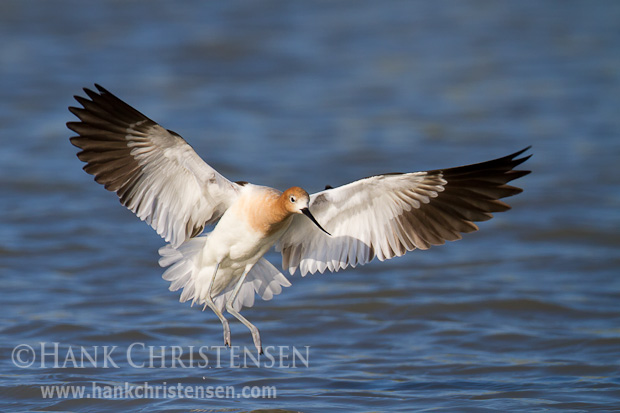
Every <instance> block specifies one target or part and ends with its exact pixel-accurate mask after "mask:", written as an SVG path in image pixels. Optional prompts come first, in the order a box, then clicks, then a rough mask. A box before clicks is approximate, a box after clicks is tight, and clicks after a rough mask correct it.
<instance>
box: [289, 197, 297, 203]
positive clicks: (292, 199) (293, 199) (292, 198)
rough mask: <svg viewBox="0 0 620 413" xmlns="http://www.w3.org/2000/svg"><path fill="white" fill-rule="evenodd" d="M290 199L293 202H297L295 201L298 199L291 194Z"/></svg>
mask: <svg viewBox="0 0 620 413" xmlns="http://www.w3.org/2000/svg"><path fill="white" fill-rule="evenodd" d="M290 201H291V203H292V204H294V203H295V201H297V199H295V197H294V196H291V198H290Z"/></svg>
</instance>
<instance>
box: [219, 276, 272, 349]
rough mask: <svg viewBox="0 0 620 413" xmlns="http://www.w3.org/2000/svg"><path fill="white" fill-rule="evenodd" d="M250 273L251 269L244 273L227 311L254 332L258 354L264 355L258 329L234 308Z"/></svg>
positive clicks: (230, 299)
mask: <svg viewBox="0 0 620 413" xmlns="http://www.w3.org/2000/svg"><path fill="white" fill-rule="evenodd" d="M248 272H250V270H249V269H247V270H245V272H244V273H243V275H242V276H241V278H240V279H239V281H238V282H237V285H236V286H235V289H234V291H233V293H232V295H231V296H230V298H229V299H228V301H227V302H226V311H228V312H229V313H230V314H232V315H233V316H234V317H235V318H236V319H237V320H239V321H241V322H242V323H243V324H244V325H245V326H246V327H247V328H249V329H250V331H251V332H252V338H253V339H254V345H255V346H256V349H257V350H258V354H263V347H262V346H261V342H260V333H259V332H258V328H256V326H255V325H254V324H252V323H250V322H249V321H248V320H247V319H246V318H245V317H244V316H242V315H241V314H239V311H237V310H235V308H234V307H233V303H234V302H235V299H236V298H237V295H238V294H239V290H241V286H242V285H243V283H244V282H245V278H246V277H247V275H248Z"/></svg>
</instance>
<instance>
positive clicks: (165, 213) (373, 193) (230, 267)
mask: <svg viewBox="0 0 620 413" xmlns="http://www.w3.org/2000/svg"><path fill="white" fill-rule="evenodd" d="M95 87H96V89H97V91H93V90H90V89H87V88H85V89H84V92H85V93H86V95H87V96H88V98H85V97H81V96H75V99H76V100H77V102H78V103H79V104H80V105H81V106H82V107H81V108H78V107H70V108H69V110H70V111H71V112H72V113H73V114H74V115H75V116H77V117H78V118H79V121H78V122H68V123H67V127H68V128H69V129H71V130H72V131H74V132H75V133H77V135H78V136H74V137H72V138H71V143H72V144H73V145H75V146H77V147H78V148H80V149H81V151H80V152H79V153H78V154H77V156H78V158H79V159H80V160H81V161H83V162H85V163H86V165H85V166H84V170H85V171H86V172H87V173H89V174H91V175H94V176H95V181H96V182H98V183H100V184H102V185H104V187H105V188H106V189H107V190H109V191H112V192H115V193H116V194H117V195H118V197H119V198H120V201H121V203H122V204H123V205H124V206H126V207H127V208H129V209H130V210H131V211H133V212H134V213H135V214H136V215H137V216H138V218H140V219H141V220H143V221H145V222H146V223H148V224H149V225H150V226H151V227H153V229H155V231H157V233H158V234H159V235H160V236H161V237H162V238H164V240H165V241H166V242H167V243H168V244H167V245H166V246H164V247H162V248H160V250H159V254H160V255H161V258H160V260H159V264H160V265H161V266H162V267H168V268H167V270H166V271H165V272H164V274H163V278H164V279H165V280H167V281H170V283H171V284H170V290H171V291H176V290H179V289H181V288H182V289H183V291H182V293H181V298H180V301H181V302H185V301H189V300H191V302H192V305H193V304H194V303H195V304H198V305H204V308H203V310H204V309H206V307H209V308H210V309H211V310H212V311H213V312H214V313H215V314H216V315H217V317H218V318H219V320H220V321H221V323H222V326H223V330H224V343H225V344H226V345H228V346H230V328H229V326H228V321H227V320H226V318H225V317H224V315H223V312H224V311H226V312H228V313H229V314H231V315H232V316H233V317H235V318H237V319H238V320H239V321H240V322H241V323H243V324H244V325H246V326H247V327H248V328H249V329H250V331H251V333H252V337H253V340H254V345H255V346H256V348H257V350H258V352H259V353H261V352H262V346H261V338H260V334H259V331H258V329H257V328H256V327H255V326H254V325H253V324H252V323H250V322H249V321H248V320H247V319H246V318H245V317H244V316H243V315H241V314H240V310H241V308H242V307H251V306H252V305H253V304H254V296H255V294H258V295H259V296H260V297H261V298H262V299H264V300H270V299H271V298H272V297H273V296H274V295H277V294H280V292H281V291H282V287H288V286H290V285H291V284H290V283H289V281H288V280H287V278H286V277H285V276H284V275H283V274H282V273H281V272H280V271H279V270H278V269H277V268H276V267H274V266H273V265H272V264H271V263H270V262H269V261H267V260H266V259H265V258H263V255H264V254H265V253H266V252H267V251H268V250H269V249H270V248H272V247H273V246H275V248H276V250H277V251H279V252H280V253H281V254H282V268H283V270H284V271H285V272H289V273H290V274H291V275H292V274H293V273H295V271H297V270H299V271H300V273H301V275H302V276H304V275H306V274H308V273H311V274H313V273H316V272H317V271H318V272H320V273H323V272H324V271H326V270H328V271H332V272H335V271H338V270H341V269H344V268H347V267H349V266H351V267H355V266H356V265H362V264H366V263H368V262H370V261H371V260H373V258H375V257H377V258H378V259H379V260H381V261H383V260H386V259H389V258H393V257H397V256H401V255H403V254H405V253H406V252H407V251H412V250H414V249H416V248H419V249H427V248H429V247H430V246H431V245H440V244H443V243H445V241H455V240H458V239H460V238H461V234H462V233H468V232H472V231H476V230H477V229H478V227H477V226H476V224H474V222H477V221H486V220H488V219H490V218H492V213H493V212H502V211H506V210H508V209H510V206H508V205H507V204H506V203H504V202H502V201H500V199H501V198H505V197H509V196H512V195H515V194H518V193H520V192H522V189H520V188H517V187H514V186H511V185H508V182H510V181H512V180H514V179H517V178H520V177H522V176H524V175H527V174H528V173H529V171H523V170H515V169H514V168H515V167H516V166H518V165H519V164H521V163H523V162H525V161H526V160H527V159H528V158H529V157H530V156H531V155H529V156H523V157H519V156H520V155H522V154H523V153H524V152H525V151H526V150H528V149H529V147H528V148H525V149H523V150H521V151H518V152H515V153H513V154H511V155H508V156H504V157H502V158H498V159H495V160H491V161H487V162H482V163H477V164H472V165H467V166H460V167H455V168H447V169H436V170H430V171H424V172H411V173H389V174H383V175H375V176H370V177H367V178H363V179H360V180H357V181H355V182H351V183H349V184H346V185H343V186H340V187H336V188H332V187H326V189H325V190H323V191H320V192H317V193H315V194H308V193H307V192H306V191H305V190H304V189H302V188H300V187H296V186H295V187H292V188H289V189H287V190H285V191H284V192H281V191H279V190H277V189H273V188H270V187H266V186H259V185H255V184H251V183H248V182H243V181H238V182H232V181H229V180H228V179H226V178H225V177H224V176H222V175H220V174H219V173H218V172H217V171H216V170H215V169H213V168H212V167H211V166H209V165H208V164H207V163H205V162H204V161H203V160H202V159H201V158H200V157H199V156H198V155H197V154H196V152H194V150H193V149H192V147H191V146H190V145H189V144H188V143H187V142H186V141H185V140H184V139H183V138H182V137H181V136H179V135H178V134H177V133H175V132H172V131H170V130H167V129H165V128H163V127H161V126H160V125H159V124H157V123H156V122H154V121H152V120H151V119H149V118H148V117H146V116H145V115H143V114H142V113H140V112H138V111H137V110H136V109H134V108H133V107H131V106H129V105H128V104H127V103H125V102H123V101H122V100H120V99H119V98H117V97H116V96H114V95H113V94H112V93H110V92H108V91H107V90H106V89H104V88H103V87H101V86H99V85H95ZM206 226H214V227H213V230H212V231H211V232H209V233H208V234H206V235H203V236H199V235H200V234H201V233H202V232H203V230H204V228H205V227H206Z"/></svg>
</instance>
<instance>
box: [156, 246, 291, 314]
mask: <svg viewBox="0 0 620 413" xmlns="http://www.w3.org/2000/svg"><path fill="white" fill-rule="evenodd" d="M206 242H207V236H203V237H196V238H192V239H190V240H188V241H187V242H184V243H183V244H182V245H180V246H179V247H177V248H173V247H172V246H171V245H170V244H168V245H166V246H164V247H161V248H160V249H159V255H161V258H160V259H159V265H160V266H162V267H170V268H168V269H167V270H166V271H165V272H164V274H163V275H162V278H163V279H164V280H166V281H170V287H169V288H168V289H169V290H170V291H177V290H178V289H180V288H183V292H182V293H181V298H180V301H181V302H185V301H188V300H192V305H193V304H194V303H198V304H202V303H204V297H198V296H197V294H196V292H197V291H200V290H201V289H202V288H201V287H202V284H203V283H205V282H209V281H210V280H211V276H212V274H213V271H214V269H215V268H205V267H203V266H202V265H201V261H202V260H201V257H202V252H203V250H204V246H205V243H206ZM290 285H291V283H290V282H289V281H288V280H287V279H286V277H284V275H282V273H281V272H280V271H278V269H277V268H276V267H274V266H273V265H272V264H271V263H270V262H269V261H267V260H266V259H264V258H261V259H260V260H258V262H257V263H256V264H255V265H254V267H252V269H251V270H250V273H249V274H248V276H247V277H246V279H245V282H244V283H243V285H242V286H241V289H240V290H239V294H238V295H237V299H236V300H235V302H234V303H233V307H234V309H235V310H237V311H240V310H241V308H242V307H252V305H254V294H255V293H257V294H258V295H259V296H260V297H261V298H262V299H263V300H271V299H272V298H273V296H274V295H278V294H280V293H281V292H282V287H290ZM234 287H235V286H234V285H230V286H229V287H228V288H226V289H225V290H224V291H222V292H220V293H219V294H218V295H217V296H215V297H213V302H214V303H215V305H216V306H217V307H218V308H219V309H220V311H224V306H225V305H226V301H228V298H229V297H230V295H231V294H232V292H233V290H234Z"/></svg>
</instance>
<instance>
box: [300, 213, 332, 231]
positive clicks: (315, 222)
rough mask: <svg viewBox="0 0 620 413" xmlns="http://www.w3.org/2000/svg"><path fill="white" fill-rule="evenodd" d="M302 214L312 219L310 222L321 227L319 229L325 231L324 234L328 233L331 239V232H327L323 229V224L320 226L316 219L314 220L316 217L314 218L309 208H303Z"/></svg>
mask: <svg viewBox="0 0 620 413" xmlns="http://www.w3.org/2000/svg"><path fill="white" fill-rule="evenodd" d="M301 212H302V214H304V215H305V216H307V217H308V218H310V221H312V222H314V224H315V225H316V226H317V227H319V229H320V230H321V231H323V232H324V233H326V234H327V235H329V236H330V237H331V236H332V234H330V233H329V232H327V231H325V230H324V229H323V227H322V226H321V224H319V223H318V222H317V221H316V219H314V217H313V216H312V214H311V213H310V210H309V209H308V208H302V209H301Z"/></svg>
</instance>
